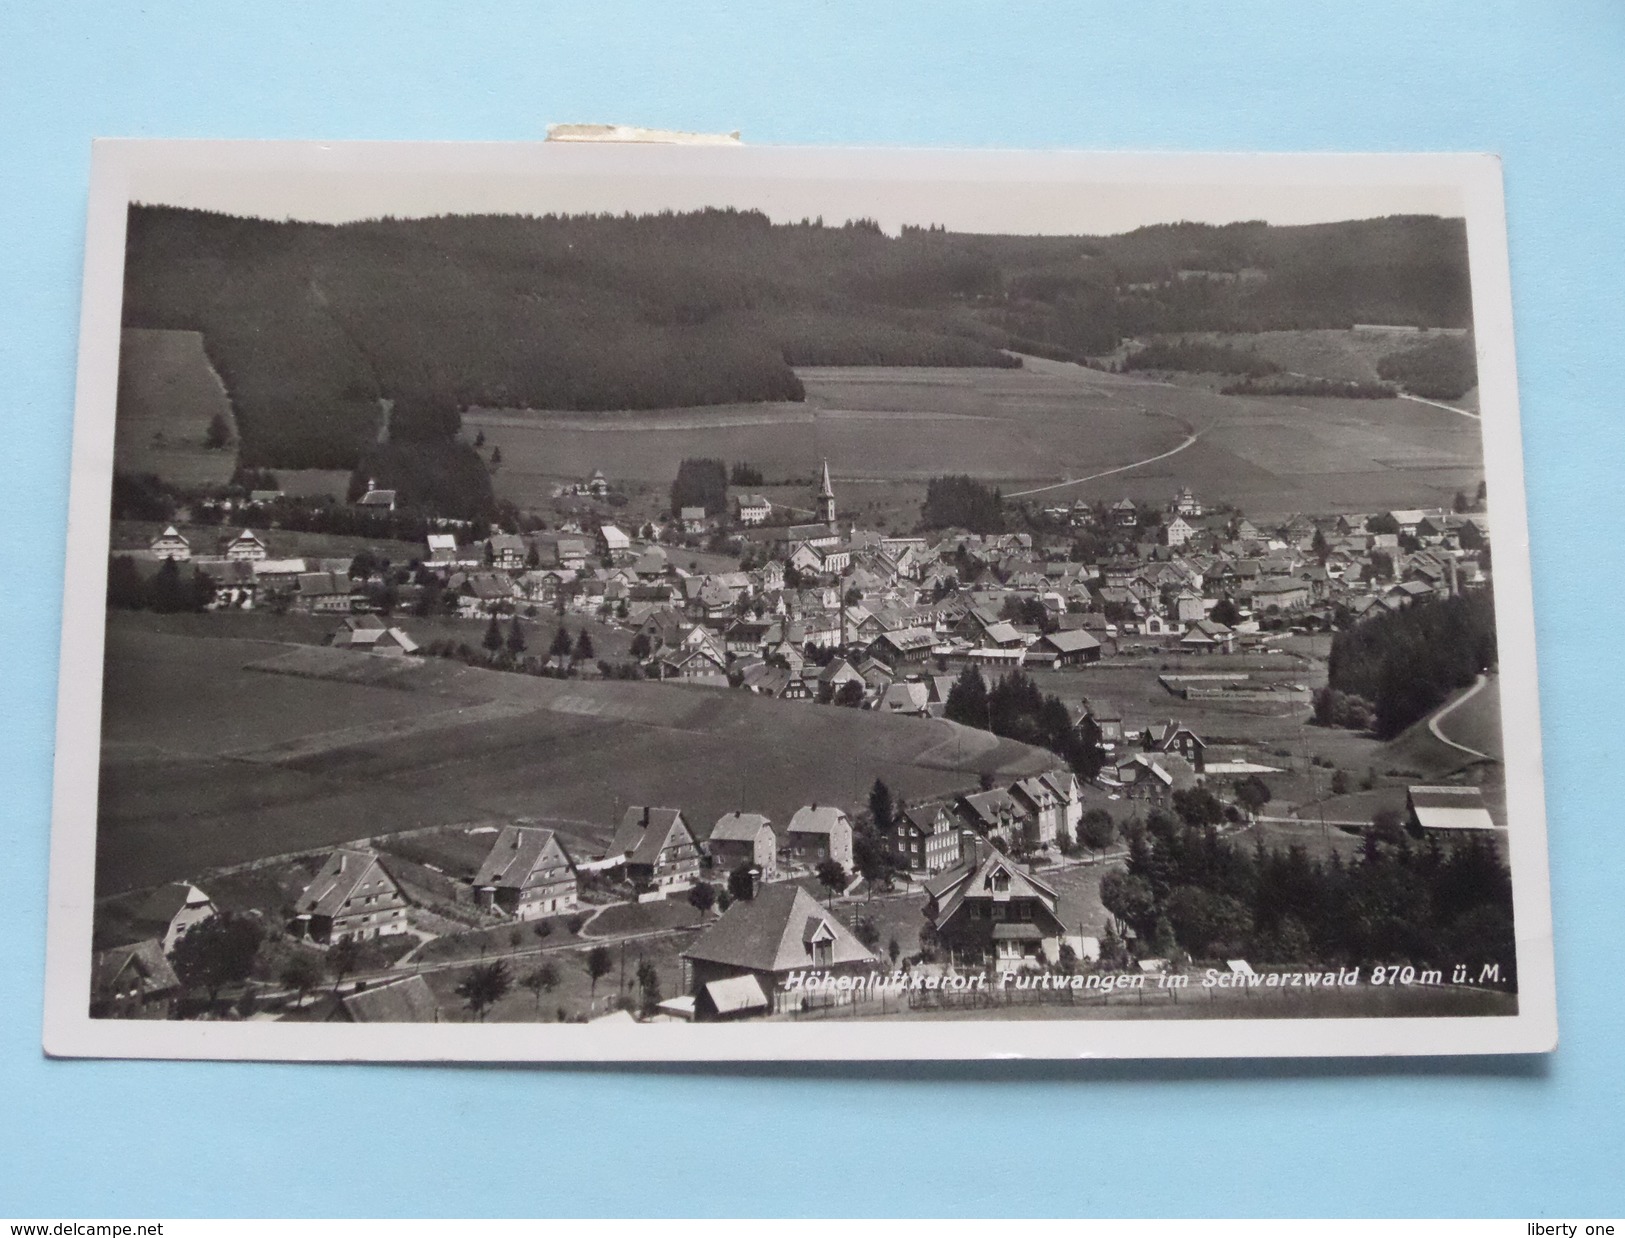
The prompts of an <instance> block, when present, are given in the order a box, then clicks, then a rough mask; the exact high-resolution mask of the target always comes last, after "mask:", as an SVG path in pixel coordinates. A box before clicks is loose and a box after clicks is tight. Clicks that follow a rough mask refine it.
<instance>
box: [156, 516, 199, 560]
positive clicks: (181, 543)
mask: <svg viewBox="0 0 1625 1238" xmlns="http://www.w3.org/2000/svg"><path fill="white" fill-rule="evenodd" d="M147 549H148V550H150V551H151V552H152V555H153V558H155V559H174V560H175V561H176V562H177V563H184V562H186V560H188V559H190V558H191V557H192V543H191V542H189V541H187V540H186V539H185V538H184V537H182V536H181V535H180V533H179V531H178V530H177V529H176V528H175V526H174V525H170V526H169V527H168V528H166V529H165V530H164V531H163V532H162V533H160V534H159V535H158V536H157V537H155V538H153V539H152V541H150V542H148V543H147Z"/></svg>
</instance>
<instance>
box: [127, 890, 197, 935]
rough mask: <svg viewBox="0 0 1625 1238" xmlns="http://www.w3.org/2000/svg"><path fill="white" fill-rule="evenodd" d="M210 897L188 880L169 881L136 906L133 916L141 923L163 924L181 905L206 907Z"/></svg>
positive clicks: (172, 917)
mask: <svg viewBox="0 0 1625 1238" xmlns="http://www.w3.org/2000/svg"><path fill="white" fill-rule="evenodd" d="M210 901H211V900H210V898H209V896H208V895H207V894H205V893H204V892H203V891H202V890H200V889H198V888H197V887H196V886H195V885H193V884H191V882H188V881H171V882H170V883H169V884H168V885H162V886H159V887H158V888H157V889H156V890H154V891H153V892H152V893H151V894H150V895H149V896H148V897H147V899H146V900H145V901H144V902H143V903H142V904H141V906H139V907H137V908H136V910H135V916H134V918H135V919H136V920H137V921H138V922H139V923H143V924H165V925H167V924H168V923H169V922H170V921H172V920H173V919H174V918H175V916H176V914H177V913H178V912H179V911H180V910H181V909H182V908H183V907H207V906H209V904H210Z"/></svg>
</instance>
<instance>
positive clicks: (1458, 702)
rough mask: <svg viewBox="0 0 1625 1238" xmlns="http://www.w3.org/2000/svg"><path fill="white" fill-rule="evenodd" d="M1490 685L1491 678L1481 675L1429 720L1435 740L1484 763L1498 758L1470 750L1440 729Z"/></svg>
mask: <svg viewBox="0 0 1625 1238" xmlns="http://www.w3.org/2000/svg"><path fill="white" fill-rule="evenodd" d="M1489 683H1490V678H1489V676H1488V675H1480V676H1479V677H1478V678H1477V679H1476V680H1474V681H1473V686H1472V687H1470V688H1468V689H1467V691H1465V692H1463V693H1462V694H1461V695H1460V696H1458V697H1457V698H1456V699H1455V700H1453V701H1451V702H1450V703H1449V704H1448V705H1446V706H1445V707H1444V708H1443V709H1441V710H1440V711H1439V712H1438V713H1436V714H1434V715H1433V717H1431V718H1429V719H1428V730H1429V731H1431V732H1432V733H1433V738H1434V739H1436V740H1438V741H1439V742H1440V743H1441V744H1448V745H1450V747H1452V748H1454V749H1455V750H1456V751H1457V752H1465V753H1466V754H1467V755H1468V756H1470V757H1474V758H1477V759H1479V760H1484V761H1494V760H1497V759H1498V758H1496V757H1494V756H1492V755H1491V754H1490V753H1488V752H1480V751H1479V750H1478V749H1477V748H1470V747H1468V746H1467V745H1466V744H1463V743H1458V742H1457V741H1456V740H1453V739H1451V738H1450V737H1449V736H1448V735H1446V734H1445V733H1444V731H1443V730H1441V729H1440V723H1442V722H1443V721H1444V720H1445V719H1446V718H1448V717H1449V716H1450V715H1451V714H1453V713H1455V712H1456V711H1457V710H1458V709H1460V708H1461V707H1462V706H1463V705H1465V704H1467V702H1468V701H1470V700H1472V699H1473V698H1474V697H1475V696H1477V695H1478V694H1479V693H1480V692H1482V691H1483V690H1484V689H1485V688H1486V687H1487V686H1488V685H1489Z"/></svg>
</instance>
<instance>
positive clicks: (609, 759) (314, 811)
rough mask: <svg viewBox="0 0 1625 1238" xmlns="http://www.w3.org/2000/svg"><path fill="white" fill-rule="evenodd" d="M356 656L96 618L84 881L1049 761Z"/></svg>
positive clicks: (792, 804) (944, 778) (935, 730)
mask: <svg viewBox="0 0 1625 1238" xmlns="http://www.w3.org/2000/svg"><path fill="white" fill-rule="evenodd" d="M363 658H364V655H359V654H349V653H346V652H343V651H338V650H324V649H316V648H311V647H308V646H290V645H280V644H275V643H270V642H260V641H248V640H231V639H216V640H206V639H201V638H195V637H187V636H176V635H168V634H163V633H158V632H154V631H151V630H148V629H147V628H145V627H144V626H142V625H141V624H140V623H139V622H134V621H127V619H126V617H125V616H120V615H115V616H112V617H111V621H110V623H109V625H108V646H107V661H106V667H107V670H106V697H105V706H104V713H103V736H104V742H103V758H102V772H101V799H100V812H99V817H98V830H97V882H98V891H99V893H101V894H103V895H105V894H111V893H117V892H119V891H121V890H127V889H131V888H137V887H141V886H147V885H152V884H155V883H157V882H161V881H166V880H172V879H176V878H181V877H185V876H187V875H189V874H193V873H197V872H199V871H201V870H203V869H206V868H212V867H220V866H226V865H232V864H239V863H242V862H244V861H247V860H252V859H255V858H259V857H264V856H270V855H282V854H289V853H294V852H299V851H304V850H310V849H314V848H319V847H323V846H327V845H330V844H333V843H336V842H340V841H345V840H350V839H357V838H363V837H376V836H381V835H387V834H392V833H396V832H399V831H403V830H410V829H421V828H425V827H429V826H437V825H450V824H456V823H459V822H468V821H472V820H503V819H506V820H513V819H516V818H518V817H529V818H534V819H538V820H541V821H544V822H546V823H548V824H552V825H555V826H557V828H559V829H560V830H561V831H562V832H563V833H565V834H566V836H567V837H568V838H569V839H570V840H571V841H572V844H573V845H574V846H577V847H580V848H581V849H582V850H583V851H584V852H585V853H587V854H590V853H591V852H592V850H593V847H594V845H595V844H598V843H601V842H602V841H603V839H604V838H605V836H606V835H607V833H608V831H609V829H610V824H611V823H612V822H613V821H615V820H616V819H618V816H619V813H620V811H621V810H622V809H623V808H624V807H625V806H626V805H628V804H636V803H652V804H668V805H673V806H676V807H681V808H682V809H683V810H684V811H685V812H688V813H690V814H692V815H693V816H694V817H695V818H696V819H697V820H700V821H709V820H714V819H715V818H716V817H717V816H720V815H721V814H722V813H724V812H728V811H732V810H734V809H738V808H750V809H755V810H757V811H761V812H765V813H767V814H768V815H769V816H770V817H772V818H774V819H775V820H780V819H786V818H788V817H789V816H790V815H791V814H792V813H793V812H794V811H795V809H796V808H798V807H800V806H801V805H803V804H806V803H811V802H824V803H835V804H841V805H843V806H845V807H847V808H848V809H850V810H855V809H857V808H858V807H860V806H861V805H862V804H863V803H864V801H865V797H866V796H867V793H868V789H869V787H870V785H871V784H872V783H873V782H874V780H875V779H876V778H877V777H880V778H884V779H885V780H886V781H887V782H888V783H889V784H890V785H891V786H892V787H893V788H895V789H896V790H897V792H898V793H899V794H901V795H904V796H906V797H908V798H910V799H916V798H923V797H926V796H931V795H942V794H948V793H951V792H953V791H957V790H963V789H968V788H970V787H972V786H974V785H975V782H976V777H977V774H978V773H979V772H980V771H983V770H986V771H991V772H996V773H997V774H998V776H999V777H1000V778H1001V779H1004V778H1008V777H1013V776H1019V775H1023V774H1027V773H1031V772H1036V771H1037V770H1040V769H1046V768H1049V767H1050V766H1051V765H1053V763H1054V758H1053V757H1052V756H1050V755H1049V754H1048V753H1045V752H1042V751H1041V750H1038V749H1034V748H1029V747H1027V746H1025V745H1022V744H1018V743H1015V742H1013V741H1007V740H994V739H993V738H992V737H991V736H988V735H986V734H985V733H982V732H968V731H966V730H964V728H960V727H957V726H955V725H954V724H952V723H947V722H942V721H935V720H932V721H927V720H920V719H909V718H896V717H886V716H884V715H880V714H871V713H857V712H852V711H845V710H843V711H840V713H839V714H837V713H836V712H835V711H834V710H833V709H832V708H829V707H821V706H812V705H805V704H798V703H789V702H781V701H774V700H770V699H763V698H759V697H751V696H747V695H745V694H741V693H729V692H727V691H726V690H720V689H708V688H693V687H685V686H681V685H676V684H653V683H626V682H593V681H581V680H550V679H539V678H534V677H531V676H526V675H513V674H504V673H501V672H496V671H485V670H478V669H474V668H469V667H464V666H461V665H459V664H454V663H449V662H438V661H437V662H431V663H427V664H421V665H411V666H409V667H406V668H402V669H393V670H391V673H389V674H384V673H382V672H380V673H379V674H377V675H369V676H361V675H360V674H359V672H360V670H362V669H366V670H369V671H370V670H372V669H373V665H372V662H370V661H369V662H365V663H362V662H361V660H362V659H363ZM377 661H382V659H379V660H377ZM267 663H275V664H276V666H275V668H274V669H255V668H256V667H257V666H263V665H265V664H267ZM358 663H361V665H359V666H358ZM276 670H282V671H284V672H289V671H293V672H297V673H275V671H276ZM351 672H356V673H355V674H354V675H352V676H351V678H356V679H362V680H364V681H362V682H346V681H344V680H342V679H336V678H331V677H329V675H350V674H351ZM369 680H370V682H368V681H369Z"/></svg>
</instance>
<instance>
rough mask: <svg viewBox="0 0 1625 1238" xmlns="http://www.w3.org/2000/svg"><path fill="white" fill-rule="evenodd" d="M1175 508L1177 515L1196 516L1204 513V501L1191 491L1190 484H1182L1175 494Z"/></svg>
mask: <svg viewBox="0 0 1625 1238" xmlns="http://www.w3.org/2000/svg"><path fill="white" fill-rule="evenodd" d="M1173 509H1174V512H1175V514H1177V515H1180V516H1190V517H1192V518H1195V517H1198V516H1200V515H1201V514H1202V501H1201V500H1200V499H1198V498H1197V497H1196V496H1195V495H1194V494H1192V493H1191V488H1190V487H1189V486H1181V487H1180V488H1179V493H1178V494H1176V495H1174V503H1173Z"/></svg>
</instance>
